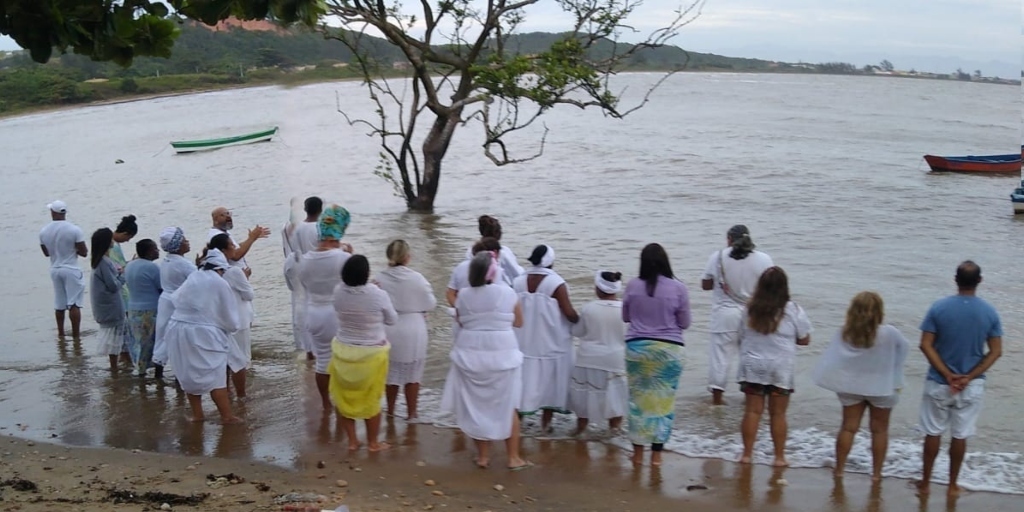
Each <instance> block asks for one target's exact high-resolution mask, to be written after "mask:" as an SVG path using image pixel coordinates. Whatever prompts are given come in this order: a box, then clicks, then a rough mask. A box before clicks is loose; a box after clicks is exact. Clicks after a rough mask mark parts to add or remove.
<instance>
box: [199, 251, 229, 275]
mask: <svg viewBox="0 0 1024 512" xmlns="http://www.w3.org/2000/svg"><path fill="white" fill-rule="evenodd" d="M203 263H205V264H207V265H210V266H212V267H213V268H215V269H217V270H227V269H228V268H230V265H228V258H227V257H226V256H224V253H222V252H220V249H210V250H209V251H208V252H207V253H206V259H204V260H203Z"/></svg>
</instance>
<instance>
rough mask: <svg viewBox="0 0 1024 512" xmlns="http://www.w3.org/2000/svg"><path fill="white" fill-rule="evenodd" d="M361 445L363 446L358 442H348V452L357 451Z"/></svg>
mask: <svg viewBox="0 0 1024 512" xmlns="http://www.w3.org/2000/svg"><path fill="white" fill-rule="evenodd" d="M362 447H363V445H361V444H359V443H354V444H353V443H349V445H348V451H350V452H355V451H359V449H360V448H362Z"/></svg>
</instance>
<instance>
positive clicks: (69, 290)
mask: <svg viewBox="0 0 1024 512" xmlns="http://www.w3.org/2000/svg"><path fill="white" fill-rule="evenodd" d="M46 206H47V208H49V209H50V218H51V219H52V222H50V223H49V224H47V225H46V226H45V227H43V229H42V231H40V232H39V246H40V248H41V249H42V250H43V255H44V256H46V257H48V258H50V279H51V280H52V281H53V293H54V295H55V300H54V304H53V305H54V310H55V313H56V314H55V316H56V319H57V335H58V336H60V337H61V338H63V337H64V312H65V311H69V312H70V313H69V315H68V316H70V317H71V336H72V337H73V338H76V339H77V338H78V337H79V335H80V334H81V330H80V327H81V324H82V295H83V294H84V293H85V277H84V275H83V274H82V269H81V267H79V266H78V258H79V257H82V258H85V257H87V256H88V255H89V249H88V247H86V245H85V233H83V232H82V230H81V229H80V228H79V227H78V226H76V225H74V224H72V223H70V222H68V221H67V220H65V219H66V218H67V213H68V207H67V205H66V204H64V201H54V202H52V203H50V204H48V205H46Z"/></svg>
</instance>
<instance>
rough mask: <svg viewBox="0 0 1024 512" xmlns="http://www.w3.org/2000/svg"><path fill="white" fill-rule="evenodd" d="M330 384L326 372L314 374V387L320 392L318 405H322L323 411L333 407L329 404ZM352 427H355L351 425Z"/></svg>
mask: <svg viewBox="0 0 1024 512" xmlns="http://www.w3.org/2000/svg"><path fill="white" fill-rule="evenodd" d="M330 384H331V376H330V375H328V374H326V373H318V374H316V389H317V391H319V392H320V405H321V406H323V408H324V410H325V411H330V410H332V409H334V405H332V404H331V392H330ZM353 428H355V427H354V426H353Z"/></svg>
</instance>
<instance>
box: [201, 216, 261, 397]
mask: <svg viewBox="0 0 1024 512" xmlns="http://www.w3.org/2000/svg"><path fill="white" fill-rule="evenodd" d="M230 244H231V240H230V239H229V238H228V235H226V234H224V233H221V234H219V235H217V236H215V237H213V238H212V239H210V245H209V248H210V249H217V250H219V251H221V252H224V251H225V250H226V249H227V247H229V246H230ZM251 273H252V271H251V270H250V269H249V267H245V268H242V267H237V266H232V267H231V268H229V269H227V270H225V271H224V274H223V277H224V280H225V281H227V282H228V284H229V285H230V286H231V291H232V292H233V293H234V294H235V304H236V306H237V307H238V322H239V325H240V326H241V327H240V328H239V329H238V330H237V331H235V332H234V333H233V334H232V335H231V340H232V342H233V343H232V345H231V350H230V351H228V378H229V379H230V382H229V383H228V384H230V385H233V386H235V396H237V397H238V398H245V396H246V392H245V380H246V375H245V372H246V370H248V369H249V368H250V367H251V366H252V321H253V316H254V315H253V308H252V300H253V299H254V298H256V294H255V293H253V290H252V285H251V284H249V275H250V274H251Z"/></svg>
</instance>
